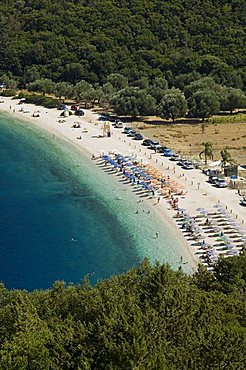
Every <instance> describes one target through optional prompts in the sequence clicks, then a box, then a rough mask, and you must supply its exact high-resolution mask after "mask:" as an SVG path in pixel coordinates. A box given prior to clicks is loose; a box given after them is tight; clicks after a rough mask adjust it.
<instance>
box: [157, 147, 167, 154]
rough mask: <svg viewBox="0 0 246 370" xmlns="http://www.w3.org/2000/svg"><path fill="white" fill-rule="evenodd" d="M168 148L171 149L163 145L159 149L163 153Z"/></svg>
mask: <svg viewBox="0 0 246 370" xmlns="http://www.w3.org/2000/svg"><path fill="white" fill-rule="evenodd" d="M166 149H169V148H168V147H167V146H161V147H160V148H159V149H158V152H159V153H163V151H164V150H166Z"/></svg>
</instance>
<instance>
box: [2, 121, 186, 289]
mask: <svg viewBox="0 0 246 370" xmlns="http://www.w3.org/2000/svg"><path fill="white" fill-rule="evenodd" d="M0 155H1V162H0V201H1V207H0V237H1V246H0V260H1V270H0V280H1V281H2V282H3V283H4V284H5V285H6V286H7V287H8V288H21V289H27V290H33V289H39V288H48V287H50V286H51V285H52V283H53V282H54V281H56V280H64V281H66V282H74V283H77V282H80V281H81V279H82V278H83V276H84V275H86V274H89V275H90V280H91V281H92V283H94V282H96V281H97V280H98V279H101V278H104V277H108V276H111V275H112V274H118V273H120V272H123V271H126V270H127V269H129V268H130V267H132V266H136V265H138V264H139V263H140V262H141V261H142V259H143V258H144V257H145V256H147V257H149V258H150V260H151V261H155V260H157V259H159V260H161V261H162V262H163V261H164V262H169V263H170V264H171V265H173V267H177V265H178V262H177V261H178V260H179V259H180V255H181V254H182V255H183V256H184V252H181V249H180V245H179V240H178V238H177V237H176V236H175V235H173V233H172V230H170V229H168V228H165V227H164V226H163V224H162V223H161V221H160V220H158V219H157V218H156V217H154V216H153V212H152V210H151V213H150V214H149V213H147V208H146V207H147V206H146V205H145V204H143V203H142V202H141V203H138V201H139V198H138V197H137V196H136V195H135V194H134V193H133V189H132V188H131V187H130V186H129V185H125V184H121V183H120V180H119V178H117V176H115V175H110V174H108V173H105V172H104V171H103V170H102V169H101V168H100V167H99V166H98V165H97V164H96V162H95V161H91V160H90V159H88V158H87V156H85V155H82V154H81V153H80V152H78V151H77V150H76V148H74V147H72V146H71V145H70V144H69V143H66V142H64V141H62V140H60V139H58V138H57V137H56V138H53V137H52V135H50V134H49V133H46V132H41V131H40V130H38V129H36V128H35V127H34V126H31V125H30V124H27V123H24V122H21V121H17V120H13V118H12V117H9V116H7V115H3V114H1V115H0ZM136 210H138V214H136V213H135V212H136ZM157 231H158V233H159V238H158V239H154V236H155V233H156V232H157ZM186 269H189V267H188V266H186Z"/></svg>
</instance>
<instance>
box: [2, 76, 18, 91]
mask: <svg viewBox="0 0 246 370" xmlns="http://www.w3.org/2000/svg"><path fill="white" fill-rule="evenodd" d="M0 80H1V82H2V83H4V84H5V86H6V88H7V89H8V90H16V88H17V81H16V80H15V79H13V77H12V76H11V75H10V76H8V75H7V74H3V75H2V76H1V77H0Z"/></svg>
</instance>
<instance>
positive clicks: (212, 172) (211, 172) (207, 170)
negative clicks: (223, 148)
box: [202, 168, 219, 176]
mask: <svg viewBox="0 0 246 370" xmlns="http://www.w3.org/2000/svg"><path fill="white" fill-rule="evenodd" d="M202 172H203V173H204V174H205V175H207V176H217V175H218V174H219V170H212V169H210V168H205V169H203V170H202Z"/></svg>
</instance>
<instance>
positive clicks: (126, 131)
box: [124, 127, 132, 135]
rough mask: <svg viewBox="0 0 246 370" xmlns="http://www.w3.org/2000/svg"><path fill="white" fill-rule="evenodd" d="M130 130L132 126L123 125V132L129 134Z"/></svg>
mask: <svg viewBox="0 0 246 370" xmlns="http://www.w3.org/2000/svg"><path fill="white" fill-rule="evenodd" d="M131 131H132V128H131V127H125V128H124V134H127V135H128V134H129V133H130V132H131Z"/></svg>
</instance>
